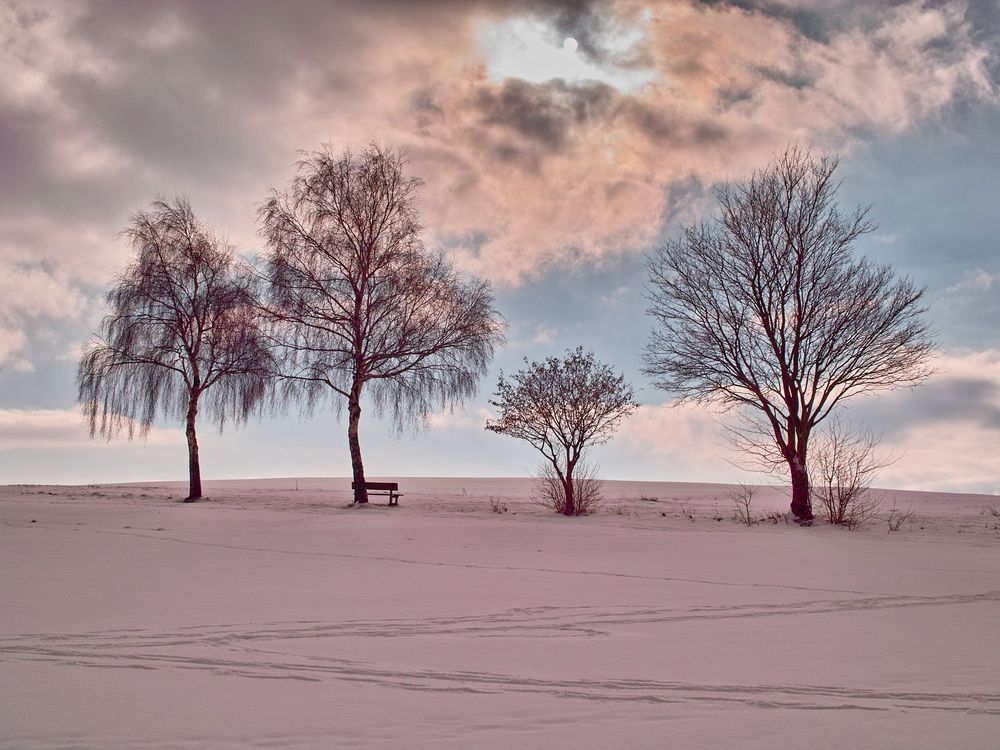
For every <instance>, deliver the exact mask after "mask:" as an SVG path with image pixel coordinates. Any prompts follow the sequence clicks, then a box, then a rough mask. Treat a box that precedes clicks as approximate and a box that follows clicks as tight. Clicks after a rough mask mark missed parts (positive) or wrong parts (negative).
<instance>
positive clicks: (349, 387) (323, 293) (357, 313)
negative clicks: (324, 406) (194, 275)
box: [259, 144, 503, 504]
mask: <svg viewBox="0 0 1000 750" xmlns="http://www.w3.org/2000/svg"><path fill="white" fill-rule="evenodd" d="M404 167H405V160H404V158H403V156H402V154H401V153H400V152H398V151H395V150H392V149H387V148H383V147H381V146H379V145H376V144H372V145H370V146H368V147H367V148H366V149H364V150H363V151H361V152H360V153H354V152H352V151H350V150H347V151H344V152H343V153H340V154H336V153H334V152H332V151H331V150H330V148H329V147H327V148H325V149H324V150H321V151H319V152H316V153H313V154H310V155H308V156H306V157H305V158H304V159H303V160H302V161H301V162H300V163H299V165H298V173H297V174H296V176H295V177H294V179H293V180H292V182H291V185H290V187H289V189H288V190H286V191H280V192H279V191H272V192H271V194H270V196H269V198H268V199H267V201H266V202H265V203H264V204H263V205H262V206H261V208H260V212H259V217H260V224H261V233H262V236H263V237H264V240H265V242H266V243H267V247H268V255H267V258H266V268H265V269H264V277H265V283H266V289H265V292H264V294H263V305H264V307H265V309H266V310H267V314H268V315H269V317H270V319H271V321H272V323H273V333H272V338H273V343H274V345H275V347H276V351H277V352H278V353H279V356H280V359H281V361H282V368H281V378H282V382H283V384H284V388H283V392H284V394H285V396H286V398H288V399H290V400H296V401H300V402H301V403H302V404H303V405H304V406H305V408H306V409H307V410H312V409H313V408H315V406H317V405H318V404H320V403H321V402H327V403H332V404H333V406H334V408H335V410H336V411H337V413H338V415H339V414H340V413H341V410H342V409H343V408H344V407H345V406H346V407H347V416H348V420H347V423H348V426H347V438H348V448H349V450H350V455H351V467H352V472H353V476H354V483H355V490H354V499H355V502H357V503H359V504H360V503H366V502H367V501H368V493H367V491H366V490H365V486H364V481H365V467H364V461H363V459H362V453H361V439H360V434H359V427H360V422H361V414H362V406H363V404H364V403H365V399H364V398H363V397H364V396H367V397H368V399H370V403H371V404H372V405H373V407H374V411H375V412H376V414H384V415H389V416H391V417H392V419H393V420H394V422H395V424H396V425H397V427H399V428H402V426H403V425H404V424H419V422H420V421H421V420H422V419H423V418H424V417H425V416H426V415H427V414H428V413H429V412H430V411H431V410H432V409H434V408H446V407H449V406H452V405H455V404H458V403H460V402H462V401H463V400H464V399H466V398H468V397H470V396H472V395H473V394H474V393H475V392H476V389H477V383H478V380H479V378H480V377H481V376H482V375H484V374H485V372H486V370H487V368H488V367H489V364H490V362H491V361H492V358H493V352H494V349H495V347H496V346H497V345H499V344H500V343H501V342H502V341H503V322H502V319H501V318H500V316H499V315H498V313H497V312H496V310H494V307H493V291H492V289H491V287H490V285H489V284H488V283H487V282H485V281H482V280H479V279H474V278H473V279H464V278H462V277H460V276H459V274H458V273H457V271H456V270H455V268H454V265H453V264H452V262H451V261H450V260H449V259H448V258H447V257H445V256H444V255H443V254H441V253H432V252H428V251H427V250H426V249H425V248H424V245H423V242H422V240H421V234H422V227H421V225H420V222H419V217H418V213H417V209H416V199H417V195H418V191H419V190H420V188H421V186H422V183H421V181H420V180H419V179H417V178H415V177H407V176H406V175H405V174H404Z"/></svg>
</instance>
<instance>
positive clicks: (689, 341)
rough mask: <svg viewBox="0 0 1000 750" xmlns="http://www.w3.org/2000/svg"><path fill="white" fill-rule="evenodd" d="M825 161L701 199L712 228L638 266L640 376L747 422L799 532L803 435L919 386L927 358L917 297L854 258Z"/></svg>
mask: <svg viewBox="0 0 1000 750" xmlns="http://www.w3.org/2000/svg"><path fill="white" fill-rule="evenodd" d="M836 169H837V159H836V158H834V157H829V156H821V157H816V156H814V155H813V154H812V153H811V152H809V151H808V150H803V149H801V148H799V147H797V146H792V147H790V148H788V149H787V150H785V151H784V152H783V153H781V154H780V155H778V156H777V158H776V159H775V161H774V162H773V163H772V164H771V165H770V166H768V167H767V168H766V169H764V170H763V171H761V172H757V173H755V174H754V175H753V176H752V177H751V178H750V179H749V180H747V181H745V182H741V183H736V184H727V185H723V186H722V187H720V188H718V189H717V190H716V191H715V194H716V197H717V198H718V201H719V204H720V209H721V210H720V214H719V216H718V217H717V218H716V219H714V220H712V221H707V222H703V223H701V224H698V225H695V226H691V227H687V228H685V229H684V231H683V233H682V235H681V237H680V238H679V239H676V240H673V241H671V242H668V243H667V244H666V245H664V246H663V247H662V248H660V249H659V250H658V251H657V252H656V253H655V254H654V255H653V257H652V258H651V259H650V263H649V271H650V277H651V287H650V291H649V300H650V310H649V312H650V314H651V315H652V316H653V317H654V318H655V319H656V323H657V326H656V328H655V330H654V331H653V334H652V336H651V339H650V341H649V344H648V345H647V348H646V352H645V357H644V360H645V368H644V370H645V372H646V373H647V374H649V375H651V376H652V377H653V378H655V382H656V384H657V386H659V387H660V388H663V389H665V390H668V391H672V392H674V393H677V394H679V395H680V396H681V400H685V399H694V400H701V401H715V402H718V403H721V404H723V405H725V406H730V407H732V406H742V407H747V408H748V409H749V410H750V411H753V410H757V412H759V415H760V424H761V425H762V426H763V429H764V431H766V434H767V440H768V441H770V442H773V444H774V445H775V447H776V448H777V451H778V453H779V454H780V456H781V459H783V460H784V462H785V463H786V464H787V466H788V470H789V472H790V474H791V484H792V504H791V509H792V513H793V514H794V515H795V516H796V517H797V518H798V519H799V520H808V519H811V518H812V506H811V503H810V494H809V471H808V446H809V436H810V433H811V431H812V429H813V428H814V427H815V426H816V425H817V424H819V423H820V422H821V421H822V420H823V419H824V418H825V417H826V416H827V415H828V414H830V411H831V410H832V409H833V408H834V407H836V406H837V405H838V404H840V403H841V402H842V401H843V400H844V399H847V398H849V397H851V396H855V395H857V394H859V393H865V392H868V391H872V390H877V389H885V388H897V387H900V386H909V385H914V384H916V383H919V382H920V381H921V380H922V379H923V378H924V377H926V375H927V374H928V368H927V365H926V362H927V360H928V356H929V354H930V353H931V351H932V344H931V338H930V334H929V329H928V326H927V324H926V323H925V322H924V321H923V313H924V312H925V308H924V304H923V296H924V290H923V289H918V288H916V287H915V286H914V284H913V282H912V281H911V280H910V279H907V278H897V277H896V276H895V274H894V273H893V271H892V270H891V269H890V268H889V267H887V266H880V265H875V264H873V263H872V262H870V261H869V260H867V259H864V258H860V259H859V258H855V257H854V256H853V254H852V247H853V245H854V243H855V241H856V240H857V239H858V238H859V237H861V236H862V235H864V234H866V233H868V232H871V231H872V230H873V229H874V225H873V224H872V223H871V222H870V221H869V220H868V218H867V215H868V210H867V209H864V208H858V209H856V210H854V211H853V212H851V213H849V214H846V213H844V212H842V211H841V210H840V208H839V207H838V205H837V202H836V195H837V191H838V188H839V184H838V183H837V182H836V181H835V179H834V174H835V172H836Z"/></svg>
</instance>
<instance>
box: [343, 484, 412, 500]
mask: <svg viewBox="0 0 1000 750" xmlns="http://www.w3.org/2000/svg"><path fill="white" fill-rule="evenodd" d="M356 485H357V482H351V489H352V490H353V489H357V486H356ZM365 489H366V490H368V492H369V493H371V494H373V495H388V496H389V505H399V498H401V497H402V495H401V494H400V493H399V482H365ZM373 490H374V492H373Z"/></svg>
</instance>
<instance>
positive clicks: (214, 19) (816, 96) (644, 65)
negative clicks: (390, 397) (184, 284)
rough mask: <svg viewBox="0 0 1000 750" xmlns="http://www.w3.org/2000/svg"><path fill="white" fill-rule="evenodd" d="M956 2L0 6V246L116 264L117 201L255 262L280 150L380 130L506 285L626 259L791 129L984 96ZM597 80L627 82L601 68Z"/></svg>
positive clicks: (843, 139) (877, 124)
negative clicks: (186, 218) (196, 224)
mask: <svg viewBox="0 0 1000 750" xmlns="http://www.w3.org/2000/svg"><path fill="white" fill-rule="evenodd" d="M963 8H964V6H963V5H961V4H958V3H944V4H939V5H935V6H928V5H925V4H923V3H916V2H910V3H899V4H893V5H886V6H881V5H879V6H870V4H862V3H837V4H835V5H834V6H833V7H831V8H829V9H824V8H823V7H818V6H815V5H814V4H810V3H793V2H781V3H778V2H771V3H751V2H741V3H735V2H734V3H722V2H714V3H698V2H693V1H691V2H687V1H685V0H677V2H672V3H656V4H652V3H650V4H646V3H642V2H637V1H634V0H620V1H618V2H612V1H611V0H608V1H607V2H545V3H540V4H537V3H527V2H514V1H511V2H501V3H476V2H472V3H456V2H454V0H438V1H436V2H426V3H418V4H412V3H398V2H388V1H387V0H380V1H379V2H372V3H361V2H348V3H345V4H343V5H342V6H337V7H334V6H327V5H323V4H310V3H304V4H294V5H290V6H281V7H279V6H276V5H274V4H273V3H266V2H262V3H245V2H241V3H230V2H224V1H223V0H219V1H218V2H212V3H200V2H193V1H182V0H177V1H176V2H171V3H167V4H136V3H126V2H111V1H97V2H93V3H89V4H84V3H64V2H48V3H41V4H37V3H24V2H17V1H16V0H14V1H13V2H9V3H8V4H7V5H5V6H4V7H3V10H2V11H0V40H2V43H0V50H2V52H0V109H2V111H3V117H2V118H0V123H2V125H0V128H3V129H4V132H3V133H0V143H2V144H3V146H0V148H4V149H5V151H4V154H3V156H4V162H5V175H4V179H3V180H0V196H2V197H3V198H4V201H3V202H2V203H0V245H3V246H6V247H8V250H5V251H4V252H5V253H7V254H8V255H9V254H11V253H13V254H15V255H23V254H25V253H35V252H39V251H38V249H37V248H38V247H39V246H41V247H43V248H45V250H43V251H42V252H43V254H44V255H45V257H46V258H47V259H49V260H51V262H53V263H55V264H59V265H64V266H65V267H66V268H67V269H70V271H69V273H68V278H69V280H70V283H74V284H77V285H78V286H83V285H85V284H86V283H88V282H91V283H93V282H94V280H95V279H96V278H98V277H100V278H103V279H106V278H107V277H108V276H109V275H110V273H111V272H112V271H114V270H115V269H116V268H117V267H120V265H121V263H122V262H123V259H124V258H125V257H126V254H127V248H125V247H124V245H123V243H122V242H121V241H118V240H116V239H115V235H116V232H117V231H118V230H119V229H121V227H122V226H123V225H124V224H125V222H126V221H127V217H128V214H129V212H130V211H132V210H135V209H136V208H139V207H141V206H142V205H143V204H145V203H146V202H147V201H148V200H150V199H152V197H154V196H155V195H156V194H158V193H166V194H173V193H188V194H189V197H190V198H191V199H192V202H193V203H194V205H195V207H196V209H197V210H199V212H201V213H202V214H203V215H204V218H206V219H207V220H208V221H209V222H210V223H212V224H214V225H216V226H217V227H218V228H219V229H220V231H222V232H223V233H229V234H230V236H231V238H232V239H233V240H234V242H235V243H236V244H237V245H238V246H239V247H241V248H242V249H244V250H246V251H252V250H255V249H257V248H258V247H259V243H258V239H257V237H256V234H255V228H254V218H253V206H254V205H255V203H256V202H257V201H259V200H260V199H261V198H262V197H263V195H264V193H265V191H266V189H267V188H268V187H270V186H280V185H281V184H283V183H284V182H285V181H287V179H288V176H289V174H290V172H291V163H292V162H293V160H294V159H295V150H296V149H299V148H307V149H308V148H313V147H316V146H318V145H319V144H320V143H321V142H323V141H333V142H334V144H335V146H342V145H346V144H348V143H353V144H355V145H358V144H361V143H364V142H365V141H367V140H369V139H370V138H380V139H382V140H385V141H388V142H391V143H394V144H398V145H402V146H405V147H406V148H408V149H409V151H410V153H411V156H412V167H413V170H414V171H415V172H417V173H419V174H420V175H421V176H423V177H424V178H425V179H426V181H427V185H428V187H427V190H426V191H425V194H424V198H423V208H424V220H425V224H426V225H427V226H428V229H429V233H430V238H431V241H432V242H440V243H446V244H448V245H449V246H451V247H456V248H457V249H458V250H459V252H460V253H461V255H462V257H463V258H464V262H465V264H466V266H467V267H468V268H470V269H472V270H475V271H477V272H480V273H483V274H486V275H488V276H490V277H492V278H493V279H494V280H497V281H500V282H503V283H519V282H520V281H521V280H523V279H524V278H525V277H526V276H531V275H536V274H538V273H540V272H543V271H544V270H545V269H551V268H554V267H560V266H572V265H573V264H576V263H580V262H591V263H593V262H598V263H599V262H601V261H602V260H603V259H606V258H613V257H615V256H616V255H619V254H621V253H629V252H636V251H639V250H643V249H646V248H647V247H648V246H649V244H650V243H652V242H654V241H655V240H656V238H657V237H658V236H659V233H660V231H661V229H662V223H663V220H664V217H666V216H669V215H676V214H677V213H678V212H681V213H683V208H681V207H680V206H679V203H682V202H684V201H686V200H688V199H690V197H691V196H690V195H688V194H686V193H685V192H684V191H677V190H676V189H675V188H676V187H677V186H678V185H684V184H686V183H687V182H688V181H690V180H691V179H692V178H694V179H696V181H698V182H700V184H703V185H704V184H711V183H712V182H713V181H716V180H720V179H727V178H729V177H734V176H737V177H738V176H740V175H742V174H745V173H746V172H747V171H748V170H749V169H751V168H753V167H756V166H759V165H760V164H762V163H763V162H764V161H765V160H766V159H767V158H768V156H769V155H770V154H771V153H772V152H773V151H774V150H775V149H777V148H780V147H781V146H782V145H784V144H785V143H786V142H787V141H788V140H790V139H794V138H799V139H802V140H806V141H811V142H817V143H819V144H821V145H831V146H834V147H849V146H850V144H851V143H852V141H853V140H854V139H856V138H858V137H859V135H861V134H863V133H864V132H866V131H876V132H886V133H893V132H899V131H901V130H903V129H905V128H908V127H911V126H912V125H913V124H914V123H916V122H919V121H920V120H921V119H922V118H929V117H932V116H934V115H935V114H936V113H938V112H940V111H941V110H942V109H943V108H946V107H948V106H950V105H951V104H952V103H953V102H954V101H956V100H957V99H960V98H964V99H969V100H975V99H980V100H991V101H992V100H993V97H994V93H995V92H994V86H993V82H992V80H991V79H990V77H989V76H990V72H991V69H990V66H989V61H990V60H991V59H992V57H991V55H992V54H993V47H992V46H991V42H990V39H989V38H988V37H983V36H982V35H981V34H978V33H977V27H976V26H974V25H973V23H972V22H971V21H970V20H969V13H967V12H965V13H964V12H963ZM237 17H238V18H239V19H240V23H239V24H235V25H234V24H233V22H232V21H233V18H237ZM490 28H493V29H496V28H502V29H506V32H505V33H507V34H508V35H509V34H516V33H522V34H527V31H525V29H527V30H529V31H530V32H531V34H530V35H528V36H530V37H531V39H530V41H531V43H532V44H534V45H536V46H537V45H543V46H544V45H545V44H550V45H551V49H550V50H548V52H551V53H552V54H553V55H559V54H561V53H562V52H565V50H562V49H561V45H562V40H563V38H565V37H566V36H573V37H574V38H575V39H577V41H578V42H579V43H580V49H579V50H578V52H577V53H576V54H577V55H578V57H579V60H578V62H579V63H580V65H582V66H584V67H582V68H580V70H581V71H583V72H582V73H580V74H579V75H577V74H575V73H574V74H571V72H567V71H566V70H562V69H560V68H559V67H558V66H555V67H553V68H552V76H553V77H552V78H550V79H545V78H544V76H542V75H539V76H535V79H536V80H525V79H523V78H516V77H510V75H509V74H508V73H509V71H508V73H505V72H504V70H503V69H502V66H501V69H497V67H496V65H494V64H493V63H496V56H497V55H498V52H497V50H496V48H495V44H494V45H493V46H491V44H490V43H484V42H483V38H482V34H483V33H484V31H483V30H484V29H487V30H488V29H490ZM519 29H520V31H519ZM431 38H433V39H434V43H433V44H431V43H428V41H427V40H428V39H431ZM317 49H322V50H323V54H321V55H317V54H316V53H315V51H316V50H317ZM548 52H546V54H548ZM586 66H591V67H590V68H587V67H586ZM542 67H544V65H543V66H542ZM586 70H592V71H593V75H594V77H595V78H596V79H597V80H587V79H586V78H585V77H583V76H584V74H585V72H586ZM614 70H617V71H625V72H626V73H628V72H630V71H631V72H632V73H636V74H638V73H642V76H644V77H642V78H640V79H636V80H637V81H638V83H637V84H636V85H634V86H632V85H626V84H625V83H622V82H620V81H617V79H615V78H614V77H613V76H605V77H604V78H601V75H602V73H601V71H614ZM559 76H562V77H559ZM616 81H617V83H616ZM26 222H30V224H31V225H32V227H33V229H32V231H31V233H30V237H25V232H24V228H25V223H26ZM67 237H70V238H73V237H79V238H84V241H85V244H84V247H85V251H84V252H81V249H80V247H79V246H78V245H77V243H75V242H73V241H66V238H67ZM456 238H458V239H456ZM463 238H465V239H466V240H468V238H478V239H477V241H475V242H468V241H465V242H463V241H462V239H463ZM98 246H100V247H98ZM10 248H13V249H10ZM84 258H85V259H87V262H81V259H84ZM2 304H3V303H2V300H0V306H2Z"/></svg>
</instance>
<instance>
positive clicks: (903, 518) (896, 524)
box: [885, 500, 913, 533]
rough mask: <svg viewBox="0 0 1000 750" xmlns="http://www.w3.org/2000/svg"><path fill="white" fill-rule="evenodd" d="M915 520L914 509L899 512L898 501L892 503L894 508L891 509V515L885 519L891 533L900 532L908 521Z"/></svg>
mask: <svg viewBox="0 0 1000 750" xmlns="http://www.w3.org/2000/svg"><path fill="white" fill-rule="evenodd" d="M912 518H913V508H907V509H906V510H897V509H896V501H895V500H894V501H893V503H892V508H890V509H889V513H888V514H887V515H886V517H885V521H886V523H887V524H889V532H890V533H892V532H893V531H899V529H900V527H902V525H903V524H904V523H906V522H907V521H910V520H911V519H912Z"/></svg>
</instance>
